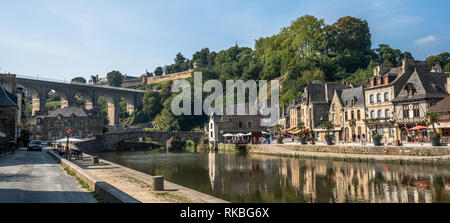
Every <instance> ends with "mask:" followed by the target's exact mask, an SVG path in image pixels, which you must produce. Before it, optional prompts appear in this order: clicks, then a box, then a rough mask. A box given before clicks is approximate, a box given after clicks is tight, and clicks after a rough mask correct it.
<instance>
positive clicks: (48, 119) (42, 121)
mask: <svg viewBox="0 0 450 223" xmlns="http://www.w3.org/2000/svg"><path fill="white" fill-rule="evenodd" d="M28 126H29V129H30V133H31V138H32V139H40V140H44V141H53V140H58V139H61V138H65V137H67V136H66V134H65V132H64V130H65V129H66V128H67V127H71V128H72V129H73V134H72V135H71V137H73V138H88V137H93V136H94V135H97V134H102V133H103V118H102V116H101V112H99V111H96V110H87V109H85V108H78V107H66V108H62V109H58V110H55V111H52V112H51V113H50V114H48V115H38V116H35V117H33V119H32V120H31V121H29V122H28Z"/></svg>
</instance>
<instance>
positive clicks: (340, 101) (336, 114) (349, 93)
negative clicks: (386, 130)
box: [328, 86, 367, 142]
mask: <svg viewBox="0 0 450 223" xmlns="http://www.w3.org/2000/svg"><path fill="white" fill-rule="evenodd" d="M364 98H365V97H364V88H363V86H359V87H352V88H347V89H342V90H335V92H334V95H333V99H332V101H331V106H330V111H329V117H328V118H329V120H330V121H331V122H333V124H334V127H335V129H334V138H335V140H336V142H350V141H351V140H352V136H353V135H355V136H360V137H361V136H362V134H364V135H366V136H367V130H366V123H365V121H364V119H365V117H366V109H365V99H364ZM357 138H358V137H355V141H356V139H357Z"/></svg>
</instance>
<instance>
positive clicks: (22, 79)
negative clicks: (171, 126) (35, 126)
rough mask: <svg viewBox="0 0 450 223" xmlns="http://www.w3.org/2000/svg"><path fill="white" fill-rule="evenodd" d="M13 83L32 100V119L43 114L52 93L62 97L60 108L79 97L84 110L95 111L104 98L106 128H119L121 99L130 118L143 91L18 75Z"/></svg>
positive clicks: (139, 104)
mask: <svg viewBox="0 0 450 223" xmlns="http://www.w3.org/2000/svg"><path fill="white" fill-rule="evenodd" d="M16 82H17V83H18V84H20V85H22V86H23V87H25V88H26V89H27V90H28V91H30V93H31V95H32V98H33V105H32V115H33V116H34V115H36V114H38V113H40V112H42V111H45V100H46V98H47V96H48V93H49V92H50V91H51V90H54V91H56V92H57V93H59V94H60V95H61V108H65V107H69V106H72V105H73V103H74V101H75V95H76V94H78V93H79V94H81V95H82V96H83V97H84V98H85V99H86V108H87V109H92V108H94V107H96V105H97V100H98V98H99V97H100V96H104V97H105V98H106V100H107V101H108V119H109V124H110V125H113V126H116V125H118V124H119V102H120V100H121V99H122V98H123V99H125V101H126V102H127V110H128V112H129V113H130V114H131V113H133V111H134V110H135V109H136V108H138V107H141V106H142V98H143V96H144V93H145V91H139V90H134V89H128V88H118V87H109V86H99V85H88V84H83V83H77V82H63V81H56V80H47V79H40V78H35V77H26V76H21V75H17V76H16Z"/></svg>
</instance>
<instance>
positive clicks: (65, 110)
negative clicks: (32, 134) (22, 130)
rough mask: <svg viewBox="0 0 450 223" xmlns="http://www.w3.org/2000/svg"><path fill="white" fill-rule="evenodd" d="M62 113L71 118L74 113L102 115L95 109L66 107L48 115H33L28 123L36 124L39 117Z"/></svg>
mask: <svg viewBox="0 0 450 223" xmlns="http://www.w3.org/2000/svg"><path fill="white" fill-rule="evenodd" d="M59 114H61V116H62V117H64V118H70V117H72V114H73V115H75V116H76V117H88V116H91V117H92V116H100V113H98V112H96V111H95V110H88V109H85V108H78V107H66V108H60V109H57V110H54V111H52V112H50V114H48V115H38V116H35V117H33V118H32V119H31V120H30V121H29V122H28V123H29V124H30V125H36V124H37V119H38V118H41V119H44V118H46V117H53V118H54V117H58V115H59Z"/></svg>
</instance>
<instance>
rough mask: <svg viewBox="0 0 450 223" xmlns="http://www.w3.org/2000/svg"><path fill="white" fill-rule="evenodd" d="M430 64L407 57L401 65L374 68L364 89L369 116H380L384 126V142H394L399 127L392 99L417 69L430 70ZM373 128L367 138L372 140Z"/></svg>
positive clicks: (381, 132) (380, 131)
mask: <svg viewBox="0 0 450 223" xmlns="http://www.w3.org/2000/svg"><path fill="white" fill-rule="evenodd" d="M430 69H431V68H430V66H429V64H428V63H427V62H426V61H415V60H411V59H406V60H403V61H402V66H401V67H396V68H392V67H384V66H377V67H375V68H374V75H373V77H372V78H371V79H370V81H369V87H367V88H365V89H364V94H365V100H366V109H367V111H366V112H367V114H368V118H367V119H366V121H367V122H369V121H370V119H375V118H378V119H380V120H382V121H381V124H382V127H381V128H380V129H378V133H380V134H381V135H383V139H382V142H384V143H393V142H394V141H395V140H398V139H396V135H397V134H398V132H399V128H398V127H396V126H395V124H394V120H395V119H396V117H394V109H395V107H394V104H393V102H392V100H393V99H394V98H395V97H397V96H398V94H399V93H400V91H401V90H402V88H403V86H404V85H405V84H406V82H407V81H408V79H409V78H410V77H411V75H412V74H413V73H414V71H416V70H417V72H429V71H430ZM372 132H373V129H371V130H370V131H368V133H369V134H368V135H367V140H368V141H372V137H371V135H372Z"/></svg>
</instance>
